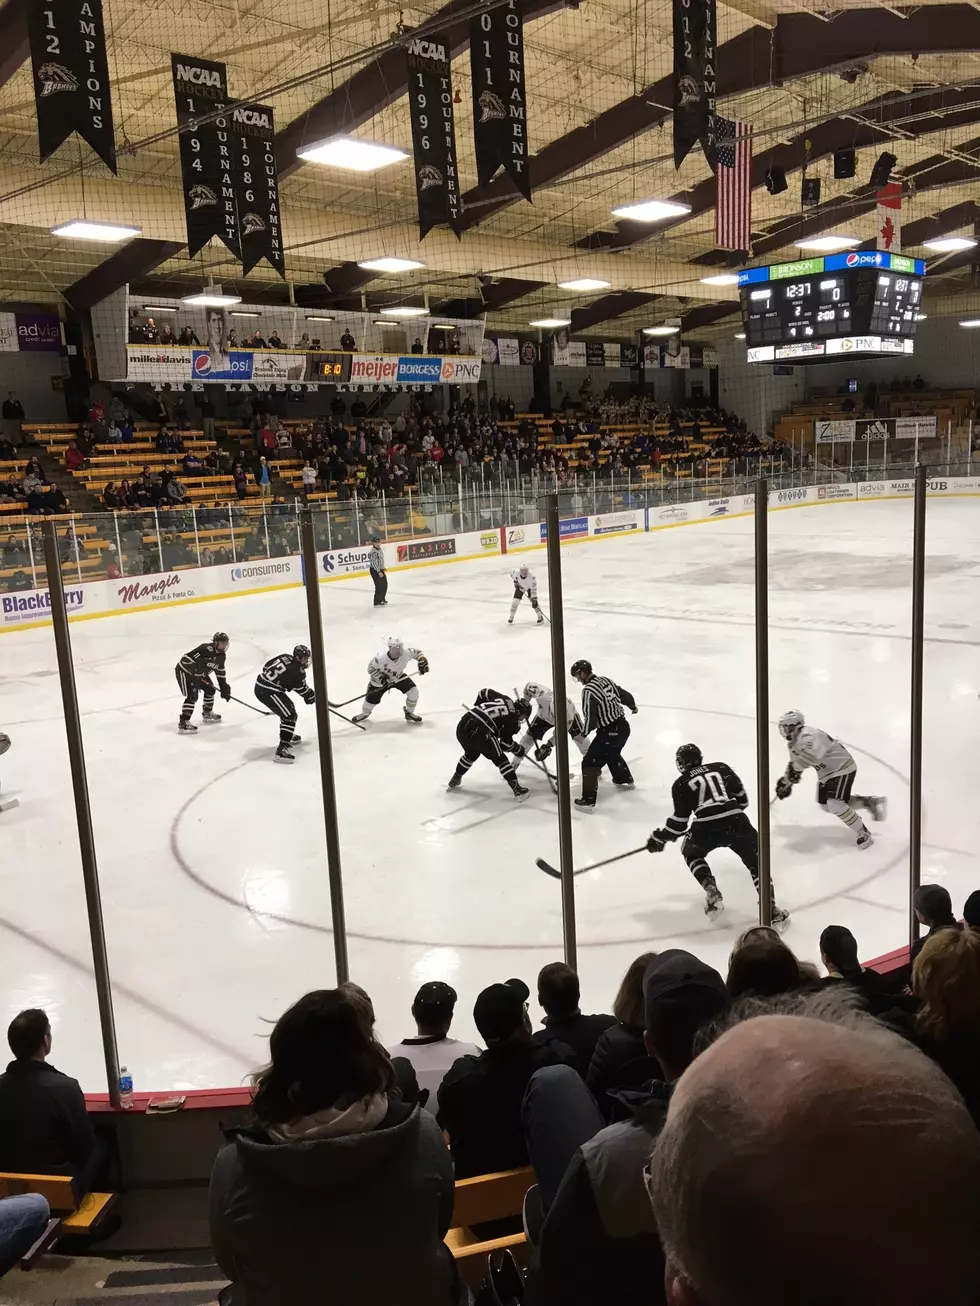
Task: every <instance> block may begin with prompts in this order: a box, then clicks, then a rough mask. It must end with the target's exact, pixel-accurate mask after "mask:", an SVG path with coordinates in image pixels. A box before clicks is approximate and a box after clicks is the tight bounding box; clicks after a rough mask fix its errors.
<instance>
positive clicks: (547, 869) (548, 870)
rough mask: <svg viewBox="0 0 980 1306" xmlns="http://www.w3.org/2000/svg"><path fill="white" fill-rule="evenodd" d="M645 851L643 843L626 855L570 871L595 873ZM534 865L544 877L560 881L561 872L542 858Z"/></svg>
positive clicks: (608, 858)
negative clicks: (542, 872) (600, 868)
mask: <svg viewBox="0 0 980 1306" xmlns="http://www.w3.org/2000/svg"><path fill="white" fill-rule="evenodd" d="M646 850H647V846H646V844H645V843H644V844H641V845H640V846H639V848H631V849H630V850H629V852H628V853H618V854H617V855H616V856H615V857H607V858H606V859H605V860H604V861H601V862H592V864H591V865H590V866H580V867H578V869H577V870H574V871H572V874H573V875H584V874H585V872H586V871H597V870H598V869H599V867H600V866H610V865H611V864H612V863H613V862H621V861H622V860H623V859H624V858H625V857H635V856H636V854H637V853H645V852H646ZM534 864H535V866H536V867H537V868H538V870H539V871H544V873H545V875H550V876H551V877H552V878H553V879H555V880H560V879H561V871H559V870H556V869H555V867H554V866H549V864H548V863H547V862H546V861H545V860H544V858H543V857H538V858H537V859H536V860H535V863H534Z"/></svg>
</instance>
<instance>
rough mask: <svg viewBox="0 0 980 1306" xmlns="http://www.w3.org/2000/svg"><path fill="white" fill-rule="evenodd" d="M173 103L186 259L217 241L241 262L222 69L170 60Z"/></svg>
mask: <svg viewBox="0 0 980 1306" xmlns="http://www.w3.org/2000/svg"><path fill="white" fill-rule="evenodd" d="M170 63H171V68H172V71H173V82H174V103H175V104H176V107H177V126H178V128H179V130H180V176H181V182H182V184H183V188H184V213H185V215H186V218H187V253H188V255H189V256H190V257H191V258H193V257H194V255H195V254H196V253H198V251H199V250H201V249H203V248H204V246H205V245H206V244H207V243H208V241H209V240H210V239H211V237H212V236H218V237H219V238H220V239H221V240H222V241H223V242H224V244H225V245H226V246H227V248H228V249H229V250H230V251H231V253H232V254H233V255H234V256H235V258H238V259H240V258H241V257H242V243H241V236H240V234H239V228H238V206H237V204H236V199H235V180H234V177H235V161H234V159H233V157H232V149H233V143H232V133H231V132H230V131H229V121H228V117H227V114H222V115H220V116H218V117H216V118H210V119H209V120H208V121H207V122H202V121H201V119H202V118H206V117H207V116H208V115H209V114H213V113H215V112H216V111H217V110H221V109H224V110H226V111H227V109H228V74H227V71H226V69H225V65H224V64H223V63H214V62H213V61H212V60H211V59H197V58H191V57H190V56H189V55H185V54H172V55H171V56H170Z"/></svg>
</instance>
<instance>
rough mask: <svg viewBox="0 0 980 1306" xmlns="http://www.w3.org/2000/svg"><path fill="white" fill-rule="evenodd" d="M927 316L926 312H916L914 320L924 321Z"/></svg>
mask: <svg viewBox="0 0 980 1306" xmlns="http://www.w3.org/2000/svg"><path fill="white" fill-rule="evenodd" d="M928 316H929V314H928V313H916V315H915V320H916V322H924V321H925V320H926V318H927V317H928Z"/></svg>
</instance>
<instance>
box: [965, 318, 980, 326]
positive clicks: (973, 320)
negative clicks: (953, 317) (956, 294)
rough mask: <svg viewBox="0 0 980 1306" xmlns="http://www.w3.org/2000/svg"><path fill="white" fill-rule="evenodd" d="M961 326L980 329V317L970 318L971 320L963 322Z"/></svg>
mask: <svg viewBox="0 0 980 1306" xmlns="http://www.w3.org/2000/svg"><path fill="white" fill-rule="evenodd" d="M960 326H965V327H980V317H970V318H967V320H966V321H965V322H961V323H960Z"/></svg>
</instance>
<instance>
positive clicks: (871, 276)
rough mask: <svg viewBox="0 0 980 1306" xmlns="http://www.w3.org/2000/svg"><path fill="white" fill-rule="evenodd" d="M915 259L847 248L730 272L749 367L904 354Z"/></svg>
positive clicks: (911, 328)
mask: <svg viewBox="0 0 980 1306" xmlns="http://www.w3.org/2000/svg"><path fill="white" fill-rule="evenodd" d="M924 276H925V263H924V262H923V260H922V259H913V258H906V257H905V256H904V255H902V254H888V253H885V251H883V250H855V251H852V252H851V253H847V254H832V255H828V256H827V257H825V258H807V259H797V260H796V261H795V262H793V263H776V264H773V265H772V266H770V267H761V268H746V269H745V270H744V271H742V272H740V273H739V274H738V284H739V297H740V300H741V307H742V324H743V326H744V329H745V343H746V346H747V355H748V361H749V362H750V363H768V362H778V361H780V360H791V359H796V358H800V359H802V358H809V359H819V358H835V357H839V356H841V355H854V354H866V355H869V356H873V355H880V354H911V353H912V348H913V343H912V342H913V338H914V336H915V328H916V321H917V314H918V313H919V311H920V305H921V301H922V286H923V278H924Z"/></svg>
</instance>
